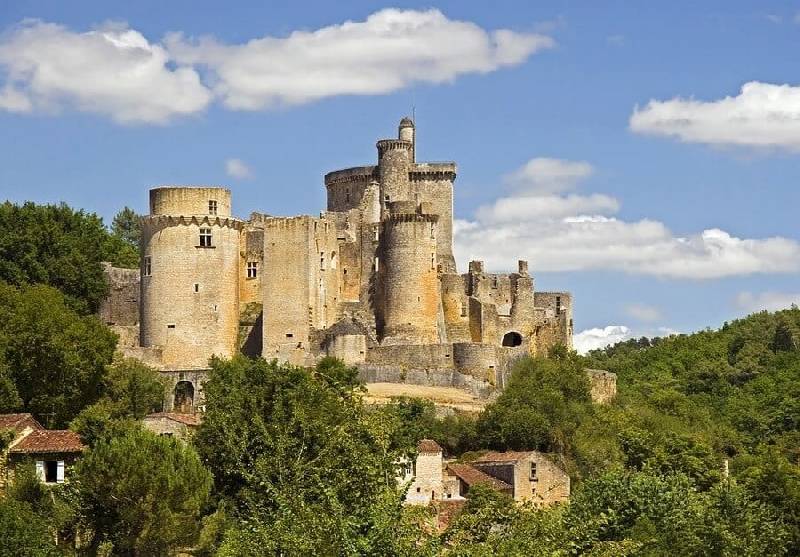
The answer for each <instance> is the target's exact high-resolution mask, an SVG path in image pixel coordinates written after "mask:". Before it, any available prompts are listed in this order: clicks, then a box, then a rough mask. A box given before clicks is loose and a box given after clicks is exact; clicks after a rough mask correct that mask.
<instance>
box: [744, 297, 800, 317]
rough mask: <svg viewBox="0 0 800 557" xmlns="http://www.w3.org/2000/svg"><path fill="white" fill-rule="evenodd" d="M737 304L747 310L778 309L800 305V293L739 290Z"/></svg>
mask: <svg viewBox="0 0 800 557" xmlns="http://www.w3.org/2000/svg"><path fill="white" fill-rule="evenodd" d="M735 303H736V306H737V307H739V308H740V309H743V310H745V311H747V312H750V313H752V312H756V311H762V310H767V311H777V310H779V309H786V308H788V307H791V305H792V304H794V305H796V306H800V293H797V294H792V293H788V292H761V293H759V294H753V293H752V292H739V294H737V295H736V300H735Z"/></svg>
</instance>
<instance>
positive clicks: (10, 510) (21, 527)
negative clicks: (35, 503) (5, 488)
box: [0, 497, 61, 557]
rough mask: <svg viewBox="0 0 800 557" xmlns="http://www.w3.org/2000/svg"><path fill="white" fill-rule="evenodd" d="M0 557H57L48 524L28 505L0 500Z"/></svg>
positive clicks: (9, 500) (8, 499)
mask: <svg viewBox="0 0 800 557" xmlns="http://www.w3.org/2000/svg"><path fill="white" fill-rule="evenodd" d="M0 540H2V541H1V542H0V557H51V556H52V557H56V556H58V555H61V552H60V551H58V549H57V548H56V544H55V542H54V541H53V536H52V535H51V533H50V532H49V530H48V528H47V524H46V523H45V522H44V520H42V518H41V517H40V516H38V515H37V514H36V513H34V512H33V510H31V508H30V505H27V504H25V503H21V502H19V501H15V500H14V499H11V498H8V497H6V498H4V499H0Z"/></svg>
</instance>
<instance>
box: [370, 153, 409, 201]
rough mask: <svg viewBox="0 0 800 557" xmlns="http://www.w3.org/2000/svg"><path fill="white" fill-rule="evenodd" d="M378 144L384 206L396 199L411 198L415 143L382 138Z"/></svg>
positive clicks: (404, 199)
mask: <svg viewBox="0 0 800 557" xmlns="http://www.w3.org/2000/svg"><path fill="white" fill-rule="evenodd" d="M376 146H377V147H378V174H379V176H380V183H381V197H382V202H383V203H384V206H387V205H388V204H389V203H392V202H394V201H406V200H408V199H410V198H411V196H410V193H411V183H410V180H409V172H410V170H411V158H412V157H411V150H412V148H413V146H414V144H413V143H411V142H410V141H403V140H401V139H381V140H380V141H378V143H377V144H376ZM387 208H388V207H387Z"/></svg>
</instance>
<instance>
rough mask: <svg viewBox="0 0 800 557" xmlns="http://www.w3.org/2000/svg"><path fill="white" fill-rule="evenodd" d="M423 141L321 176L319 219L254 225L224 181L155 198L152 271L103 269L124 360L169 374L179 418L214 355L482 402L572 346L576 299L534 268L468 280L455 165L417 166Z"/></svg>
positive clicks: (158, 192) (397, 142) (407, 136)
mask: <svg viewBox="0 0 800 557" xmlns="http://www.w3.org/2000/svg"><path fill="white" fill-rule="evenodd" d="M414 135H415V126H414V122H412V121H411V120H410V119H408V118H404V119H403V120H402V121H401V122H400V126H399V130H398V137H397V138H396V139H382V140H380V141H378V142H377V151H378V157H377V164H375V165H369V166H359V167H353V168H347V169H343V170H337V171H334V172H330V173H328V174H327V175H325V187H326V188H327V199H328V201H327V210H326V211H324V212H322V213H320V214H319V216H310V215H301V216H294V217H277V216H271V215H267V214H262V213H252V214H251V215H250V218H249V219H247V220H242V219H238V218H236V217H234V216H233V215H232V213H231V193H230V191H229V190H227V189H224V188H220V187H171V186H170V187H159V188H155V189H153V190H151V191H150V213H149V215H147V216H145V217H143V219H142V240H141V254H142V262H141V269H140V270H139V271H125V270H121V269H115V268H108V269H107V274H108V278H109V282H110V284H111V293H110V295H109V298H108V299H107V300H106V303H105V304H104V307H103V308H102V310H101V316H102V317H103V318H104V319H105V321H106V322H107V323H109V324H111V325H113V326H115V327H116V329H117V330H118V332H119V333H120V335H121V337H122V340H121V344H122V345H124V346H125V349H124V351H125V352H126V353H127V355H130V356H134V357H137V358H139V359H141V360H143V361H145V362H147V363H150V364H151V365H154V366H156V367H158V368H159V369H160V370H162V371H163V372H164V373H165V374H167V375H168V376H170V377H172V378H173V385H174V387H173V388H174V390H175V396H174V397H173V398H174V400H173V401H172V406H173V407H174V408H175V409H179V410H180V409H184V410H185V409H187V408H189V409H192V408H193V407H194V406H196V405H197V404H199V403H200V402H201V401H202V392H201V391H202V380H203V378H204V377H205V370H206V369H207V368H208V361H209V358H210V357H211V356H212V355H217V356H222V357H230V356H233V355H234V354H235V353H237V352H240V351H241V352H244V353H245V354H248V355H253V356H255V355H261V356H263V357H265V358H267V359H273V358H275V359H277V360H279V361H281V362H287V363H291V364H295V365H313V364H314V363H315V361H317V360H318V359H320V358H321V357H323V356H326V355H328V356H335V357H337V358H340V359H342V360H343V361H345V362H346V363H347V364H350V365H355V366H357V367H358V368H359V371H360V374H361V376H362V379H364V380H365V381H367V382H377V381H381V382H410V383H420V384H429V385H439V386H455V387H461V388H464V389H467V390H470V391H472V392H474V393H476V394H478V395H479V396H486V395H488V394H490V393H491V392H493V391H494V390H495V389H497V388H502V387H503V385H504V383H505V381H506V375H507V373H506V371H507V369H508V367H509V364H510V362H512V361H513V360H514V359H515V358H518V357H520V356H522V355H528V354H541V353H546V352H547V350H548V349H549V348H550V347H552V346H554V345H556V344H563V345H566V346H571V341H572V297H571V295H570V294H569V293H567V292H536V291H535V289H534V281H533V278H532V277H531V275H530V274H529V271H528V264H527V262H525V261H520V262H519V264H518V268H517V270H516V272H513V273H509V274H490V273H487V272H486V270H485V269H484V266H483V263H482V262H481V261H472V262H470V264H469V269H468V270H467V272H466V273H464V274H459V273H458V271H457V269H456V263H455V259H454V257H453V182H454V181H455V178H456V165H455V163H453V162H429V163H420V162H417V161H416V148H415V137H414ZM168 406H169V403H168ZM169 409H172V408H169Z"/></svg>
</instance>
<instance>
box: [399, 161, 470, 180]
mask: <svg viewBox="0 0 800 557" xmlns="http://www.w3.org/2000/svg"><path fill="white" fill-rule="evenodd" d="M457 171H458V167H457V165H456V163H454V162H422V163H416V164H414V165H413V166H412V168H411V171H410V172H409V173H408V179H409V180H411V181H412V182H422V181H425V180H434V181H435V180H449V181H450V182H452V181H454V180H455V179H456V174H457Z"/></svg>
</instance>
